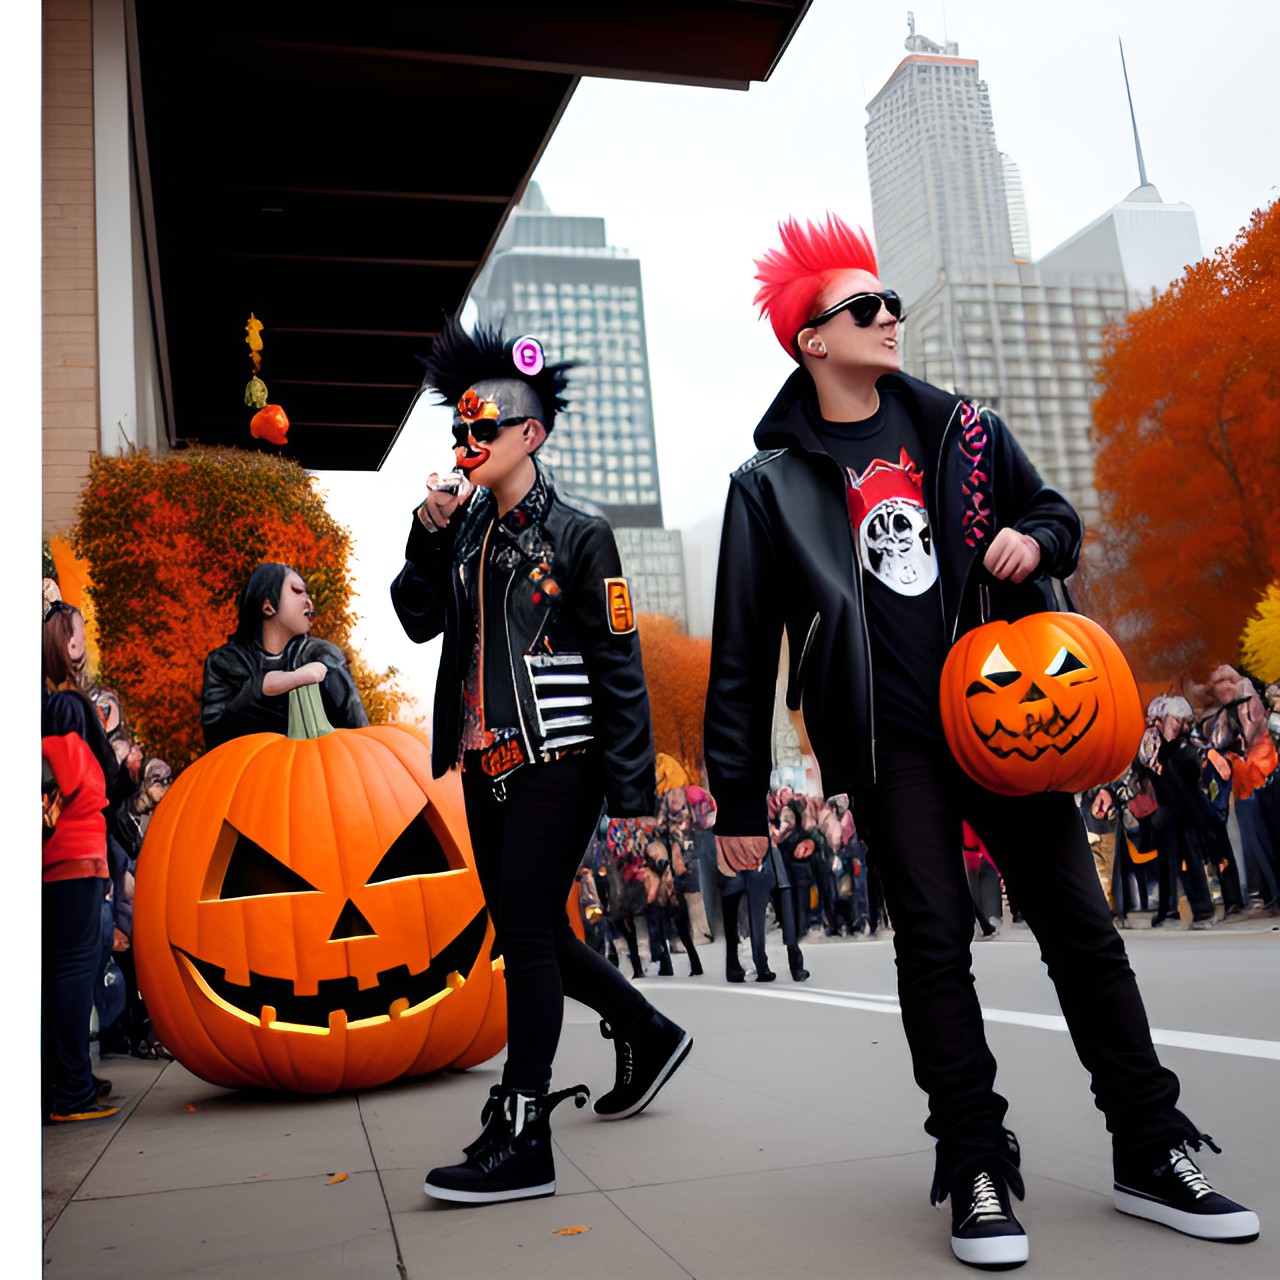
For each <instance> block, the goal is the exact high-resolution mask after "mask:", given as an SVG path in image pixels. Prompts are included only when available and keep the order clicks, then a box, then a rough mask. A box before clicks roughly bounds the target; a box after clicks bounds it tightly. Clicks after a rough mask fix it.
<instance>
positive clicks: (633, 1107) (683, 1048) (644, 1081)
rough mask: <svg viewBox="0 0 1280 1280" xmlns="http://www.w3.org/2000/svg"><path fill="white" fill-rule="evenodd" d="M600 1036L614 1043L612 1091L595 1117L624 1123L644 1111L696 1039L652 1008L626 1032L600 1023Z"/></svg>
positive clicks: (604, 1097)
mask: <svg viewBox="0 0 1280 1280" xmlns="http://www.w3.org/2000/svg"><path fill="white" fill-rule="evenodd" d="M600 1034H601V1035H602V1036H604V1038H605V1039H606V1040H612V1041H613V1051H614V1057H615V1064H614V1079H613V1088H612V1089H610V1090H609V1092H608V1093H606V1094H605V1095H604V1096H603V1097H602V1098H600V1099H599V1100H598V1101H597V1102H596V1104H595V1111H596V1115H598V1116H600V1117H601V1118H603V1119H605V1120H622V1119H624V1118H625V1117H627V1116H633V1115H635V1114H636V1113H637V1112H639V1111H643V1110H644V1109H645V1107H647V1106H648V1105H649V1103H651V1102H652V1101H653V1099H654V1097H655V1096H656V1094H657V1092H658V1090H659V1089H661V1088H662V1086H663V1085H664V1084H666V1082H667V1081H668V1080H669V1079H670V1078H671V1077H672V1075H673V1074H674V1073H675V1069H676V1068H677V1067H678V1066H679V1065H680V1064H681V1063H682V1062H683V1061H684V1060H685V1058H687V1057H688V1056H689V1050H690V1049H692V1048H693V1037H692V1036H691V1035H690V1034H689V1033H688V1032H687V1031H685V1030H684V1028H683V1027H678V1026H676V1024H675V1023H674V1022H672V1021H671V1019H670V1018H665V1017H663V1016H662V1014H660V1013H659V1012H658V1011H657V1009H650V1010H648V1011H647V1012H646V1013H643V1014H641V1015H640V1017H639V1018H638V1019H637V1020H636V1021H635V1022H633V1023H632V1024H631V1026H630V1027H628V1028H627V1029H626V1030H625V1031H615V1030H614V1029H613V1028H612V1027H611V1026H610V1025H609V1024H608V1023H607V1022H601V1023H600Z"/></svg>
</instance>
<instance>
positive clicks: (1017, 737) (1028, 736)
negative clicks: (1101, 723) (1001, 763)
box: [969, 702, 1098, 760]
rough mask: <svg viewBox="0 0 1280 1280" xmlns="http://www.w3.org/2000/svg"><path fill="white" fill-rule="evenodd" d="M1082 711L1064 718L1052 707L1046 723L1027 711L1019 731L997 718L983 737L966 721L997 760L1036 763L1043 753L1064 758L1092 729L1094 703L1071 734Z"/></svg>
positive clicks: (974, 726) (1043, 718) (971, 719)
mask: <svg viewBox="0 0 1280 1280" xmlns="http://www.w3.org/2000/svg"><path fill="white" fill-rule="evenodd" d="M1083 711H1084V708H1083V707H1077V708H1076V709H1075V711H1074V712H1072V714H1071V715H1069V716H1064V715H1063V714H1062V712H1061V711H1060V710H1059V709H1058V707H1057V706H1056V705H1055V706H1054V708H1053V714H1052V715H1051V716H1049V717H1048V718H1047V719H1046V718H1045V717H1044V716H1042V715H1036V714H1033V713H1032V712H1030V711H1028V712H1027V718H1026V724H1025V725H1024V726H1023V728H1021V729H1009V728H1006V727H1005V726H1004V725H1003V724H1002V723H1001V722H1000V720H999V718H997V719H996V723H995V727H994V728H993V729H992V730H991V732H990V733H984V732H983V731H982V729H980V728H979V727H978V725H977V723H976V722H975V721H974V719H973V717H972V716H970V717H969V722H970V723H971V724H972V725H973V731H974V733H976V734H977V735H978V737H979V738H981V739H982V745H983V746H984V747H986V749H987V750H988V751H990V752H991V753H992V755H996V756H999V757H1000V759H1001V760H1007V759H1008V758H1009V757H1010V756H1015V755H1016V756H1022V758H1023V759H1025V760H1039V759H1040V757H1041V756H1042V755H1044V753H1045V752H1046V751H1056V752H1057V753H1058V754H1059V755H1065V754H1066V753H1067V752H1068V751H1070V750H1071V749H1072V747H1074V746H1075V745H1076V743H1077V742H1079V741H1080V739H1081V738H1083V737H1084V735H1085V734H1086V733H1088V732H1089V730H1090V729H1091V728H1093V723H1094V721H1095V720H1097V718H1098V703H1096V702H1095V703H1094V704H1093V713H1092V714H1091V715H1090V717H1089V719H1088V721H1087V722H1086V723H1085V724H1084V725H1083V726H1082V727H1081V728H1080V729H1079V730H1078V731H1075V732H1073V731H1072V730H1073V726H1074V725H1075V723H1076V721H1078V720H1079V719H1080V716H1081V715H1082V713H1083Z"/></svg>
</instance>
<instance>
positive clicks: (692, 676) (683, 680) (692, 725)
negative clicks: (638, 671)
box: [636, 613, 711, 784]
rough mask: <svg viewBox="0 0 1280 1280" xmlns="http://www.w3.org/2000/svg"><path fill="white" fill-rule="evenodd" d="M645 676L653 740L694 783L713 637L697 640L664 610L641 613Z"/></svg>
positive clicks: (699, 761)
mask: <svg viewBox="0 0 1280 1280" xmlns="http://www.w3.org/2000/svg"><path fill="white" fill-rule="evenodd" d="M636 626H637V628H638V630H639V632H640V653H641V656H642V658H643V660H644V677H645V682H646V683H647V684H648V686H649V706H650V710H651V714H652V716H653V739H654V745H655V747H656V748H657V750H658V751H662V752H665V753H666V754H667V755H669V756H671V758H672V759H673V760H678V761H679V762H680V764H681V765H682V766H683V767H684V771H685V772H686V773H687V774H688V775H689V781H690V782H692V783H695V784H698V783H701V781H702V712H703V708H704V707H705V705H706V700H707V683H708V680H709V677H710V673H711V641H710V640H695V639H694V638H693V637H692V636H688V635H686V634H685V632H684V628H683V627H681V625H680V624H679V623H678V622H677V621H676V620H675V619H674V618H668V617H667V616H665V615H664V614H660V613H642V614H639V615H638V616H637V618H636Z"/></svg>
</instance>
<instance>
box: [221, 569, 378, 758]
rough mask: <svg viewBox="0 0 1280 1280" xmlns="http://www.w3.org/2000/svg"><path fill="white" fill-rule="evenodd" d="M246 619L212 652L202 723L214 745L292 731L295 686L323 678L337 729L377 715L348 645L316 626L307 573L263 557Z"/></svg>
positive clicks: (243, 600) (249, 589)
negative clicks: (350, 662) (369, 708)
mask: <svg viewBox="0 0 1280 1280" xmlns="http://www.w3.org/2000/svg"><path fill="white" fill-rule="evenodd" d="M238 609H239V625H238V626H237V627H236V631H235V634H234V635H233V636H231V637H230V639H228V641H227V643H226V644H224V645H219V646H218V648H216V649H215V650H214V651H213V652H212V653H210V654H209V656H208V657H207V658H206V659H205V660H204V685H203V687H202V688H201V690H200V723H201V725H202V726H203V728H204V744H205V746H206V747H208V748H210V749H212V748H213V747H218V746H221V745H222V744H223V743H224V742H229V741H230V740H231V739H232V738H239V737H243V736H244V735H245V734H247V733H285V732H286V731H287V730H288V727H289V698H288V694H289V690H290V689H298V688H301V687H302V686H303V685H308V684H318V685H319V686H320V696H321V699H322V700H323V702H324V709H325V714H326V715H327V716H328V717H329V722H330V723H331V724H332V725H333V727H334V728H335V729H358V728H360V727H361V726H362V725H366V724H368V723H369V717H368V716H367V715H366V714H365V709H364V703H363V702H361V701H360V694H359V692H358V691H357V689H356V685H355V681H354V680H353V679H352V678H351V672H350V671H349V670H348V669H347V660H346V658H345V657H343V655H342V650H341V649H339V648H338V646H337V645H336V644H331V643H330V642H329V641H328V640H321V639H319V638H318V637H315V636H313V635H312V634H311V620H312V618H313V617H314V615H315V606H314V605H312V603H311V597H310V596H309V595H308V594H307V584H306V583H305V582H303V580H302V577H301V575H299V574H298V573H297V572H295V571H294V570H293V569H291V568H289V566H288V565H286V564H260V565H259V566H258V567H257V568H256V569H255V570H254V571H253V572H252V573H251V574H250V575H249V581H248V582H247V583H245V587H244V590H243V591H242V592H241V593H240V600H239V602H238Z"/></svg>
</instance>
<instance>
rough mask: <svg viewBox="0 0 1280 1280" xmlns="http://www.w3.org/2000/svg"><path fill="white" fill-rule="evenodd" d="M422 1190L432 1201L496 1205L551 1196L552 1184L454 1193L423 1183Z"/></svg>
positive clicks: (450, 1189) (554, 1191)
mask: <svg viewBox="0 0 1280 1280" xmlns="http://www.w3.org/2000/svg"><path fill="white" fill-rule="evenodd" d="M422 1189H423V1191H425V1192H426V1193H427V1195H429V1196H431V1197H432V1199H434V1200H453V1201H456V1202H457V1203H458V1204H497V1203H498V1202H499V1201H501V1200H536V1199H537V1198H538V1197H539V1196H553V1195H555V1193H556V1184H555V1183H554V1182H544V1183H542V1185H541V1186H536V1187H513V1188H512V1189H511V1190H510V1191H455V1190H454V1189H453V1188H452V1187H437V1186H435V1185H434V1184H433V1183H431V1182H424V1183H423V1184H422Z"/></svg>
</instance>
